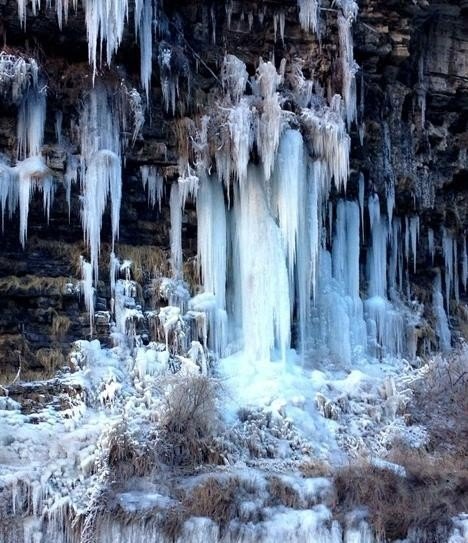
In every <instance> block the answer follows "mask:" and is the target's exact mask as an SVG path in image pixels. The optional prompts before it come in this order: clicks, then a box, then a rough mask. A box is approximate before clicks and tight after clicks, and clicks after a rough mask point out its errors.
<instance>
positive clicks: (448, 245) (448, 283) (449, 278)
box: [442, 226, 453, 314]
mask: <svg viewBox="0 0 468 543" xmlns="http://www.w3.org/2000/svg"><path fill="white" fill-rule="evenodd" d="M442 253H443V255H444V263H445V265H444V270H445V304H446V308H447V314H448V313H450V294H451V292H452V288H453V241H452V235H451V233H450V232H449V231H448V230H447V229H446V228H445V226H443V227H442Z"/></svg>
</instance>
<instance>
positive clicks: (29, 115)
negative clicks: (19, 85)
mask: <svg viewBox="0 0 468 543" xmlns="http://www.w3.org/2000/svg"><path fill="white" fill-rule="evenodd" d="M45 119H46V95H45V91H43V90H42V91H41V90H39V89H38V88H37V87H34V88H32V89H31V90H29V91H28V92H27V93H26V94H25V96H24V98H23V100H22V102H21V104H20V107H19V109H18V122H17V137H18V158H20V159H23V158H26V157H29V156H35V155H40V154H41V147H42V142H43V140H44V125H45Z"/></svg>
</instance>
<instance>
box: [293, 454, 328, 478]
mask: <svg viewBox="0 0 468 543" xmlns="http://www.w3.org/2000/svg"><path fill="white" fill-rule="evenodd" d="M299 471H300V472H301V474H302V475H303V476H304V477H307V478H308V477H329V476H330V475H331V467H330V464H329V463H328V462H325V460H320V459H318V458H314V459H312V458H311V459H310V460H306V461H305V462H302V464H300V466H299Z"/></svg>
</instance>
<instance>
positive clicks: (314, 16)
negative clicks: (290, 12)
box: [297, 0, 320, 34]
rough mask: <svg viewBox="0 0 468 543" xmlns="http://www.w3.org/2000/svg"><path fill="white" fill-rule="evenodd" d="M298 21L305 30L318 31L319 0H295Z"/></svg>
mask: <svg viewBox="0 0 468 543" xmlns="http://www.w3.org/2000/svg"><path fill="white" fill-rule="evenodd" d="M297 5H298V6H299V22H300V23H301V26H302V28H303V29H304V30H305V31H307V32H314V33H316V34H317V33H318V31H319V9H320V0H297Z"/></svg>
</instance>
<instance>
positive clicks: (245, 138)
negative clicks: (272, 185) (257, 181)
mask: <svg viewBox="0 0 468 543" xmlns="http://www.w3.org/2000/svg"><path fill="white" fill-rule="evenodd" d="M228 125H229V133H230V135H231V147H232V162H233V164H234V168H235V173H236V176H237V179H238V181H239V183H241V184H242V183H244V181H245V179H246V177H247V166H248V164H249V159H250V151H251V150H252V147H253V142H254V133H253V114H252V111H251V109H250V103H249V101H248V99H247V98H242V99H241V100H240V101H239V103H238V104H237V105H235V106H233V107H232V108H230V110H229V117H228Z"/></svg>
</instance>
